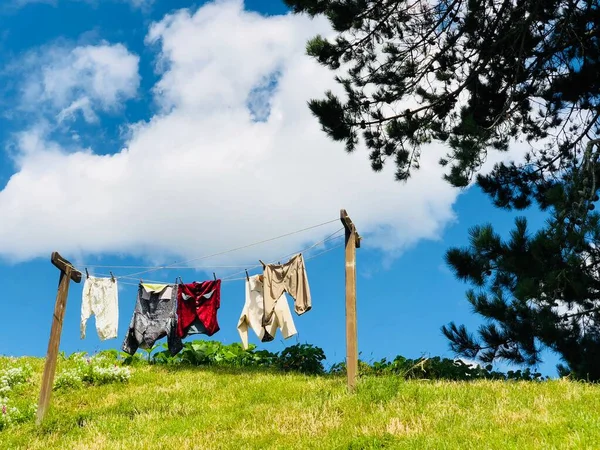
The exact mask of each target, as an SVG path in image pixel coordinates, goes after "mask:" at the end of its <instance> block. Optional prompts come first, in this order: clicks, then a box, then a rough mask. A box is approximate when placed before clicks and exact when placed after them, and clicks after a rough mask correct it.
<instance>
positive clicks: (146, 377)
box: [0, 358, 600, 449]
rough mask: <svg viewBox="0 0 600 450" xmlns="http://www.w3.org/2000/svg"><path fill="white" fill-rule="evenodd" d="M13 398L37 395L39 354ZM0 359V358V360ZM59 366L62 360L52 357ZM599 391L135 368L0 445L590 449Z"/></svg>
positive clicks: (65, 393) (74, 396) (63, 394)
mask: <svg viewBox="0 0 600 450" xmlns="http://www.w3.org/2000/svg"><path fill="white" fill-rule="evenodd" d="M25 361H26V362H27V363H28V364H30V365H31V366H32V367H33V368H34V370H35V376H34V379H33V380H32V382H31V383H30V385H29V386H27V389H22V390H21V391H19V393H18V395H19V399H18V402H19V403H23V404H25V403H28V402H29V403H30V402H36V401H37V396H38V389H39V382H40V377H41V371H42V368H43V367H42V365H43V362H42V360H39V359H32V358H28V359H26V360H25V359H24V360H23V362H25ZM3 364H4V365H5V364H6V360H3V359H1V358H0V368H1V367H2V365H3ZM62 364H63V365H64V364H67V363H65V362H63V363H62ZM599 443H600V387H599V386H597V385H590V384H584V383H577V382H570V381H566V380H555V381H546V382H501V381H475V382H448V381H427V380H410V381H405V380H403V379H400V378H396V377H393V376H385V377H367V378H363V379H361V381H360V383H359V386H358V390H357V392H356V393H354V394H348V393H347V392H346V387H345V379H344V378H339V377H333V376H321V377H313V376H303V375H296V374H281V373H278V372H275V371H273V370H261V369H225V368H197V367H194V368H182V367H175V368H168V367H164V366H141V367H137V368H134V369H133V374H132V377H131V380H130V381H129V382H128V383H115V384H107V385H102V386H91V387H85V388H80V389H74V390H72V389H71V390H69V389H67V390H58V391H55V392H54V394H53V401H52V406H51V410H50V412H49V414H48V416H47V419H46V420H45V422H44V424H43V425H42V426H41V427H36V426H35V424H34V423H33V422H29V423H25V424H19V425H14V426H11V427H10V428H7V429H6V430H5V431H2V432H0V448H2V449H18V448H23V449H25V448H26V449H161V448H177V449H191V448H202V449H242V448H244V449H246V448H250V449H254V448H256V449H288V448H289V449H335V448H340V449H342V448H343V449H347V448H353V449H361V448H364V449H366V448H414V449H450V448H452V449H507V448H508V449H552V448H555V449H587V448H589V449H596V448H599V445H600V444H599Z"/></svg>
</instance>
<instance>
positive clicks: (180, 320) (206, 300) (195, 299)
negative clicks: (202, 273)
mask: <svg viewBox="0 0 600 450" xmlns="http://www.w3.org/2000/svg"><path fill="white" fill-rule="evenodd" d="M220 306H221V280H216V281H204V282H202V283H197V282H193V283H190V284H180V285H179V289H178V290H177V336H179V337H180V338H183V337H185V336H187V333H188V330H189V328H190V327H191V326H192V324H193V323H194V321H196V320H199V321H200V322H201V323H202V325H204V328H206V332H205V333H203V334H207V335H208V336H212V335H213V334H215V333H216V332H217V331H219V329H220V328H219V323H218V322H217V309H219V307H220Z"/></svg>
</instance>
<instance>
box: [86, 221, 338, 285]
mask: <svg viewBox="0 0 600 450" xmlns="http://www.w3.org/2000/svg"><path fill="white" fill-rule="evenodd" d="M343 229H344V228H343V227H342V228H340V229H339V230H337V231H335V232H334V233H332V234H330V235H329V236H327V237H326V238H325V239H323V240H321V241H318V242H315V243H314V244H313V245H311V246H310V247H307V248H305V249H303V250H300V251H295V252H293V253H288V254H286V255H283V256H282V257H280V258H278V260H282V259H285V258H288V257H290V256H293V255H295V254H297V253H306V252H308V251H310V250H312V249H313V248H315V247H317V246H318V245H320V244H324V243H325V242H328V241H334V240H336V239H340V238H342V237H344V236H343V235H341V236H336V234H338V233H340V231H342V230H343ZM338 247H339V246H336V247H334V248H338ZM332 249H333V248H332ZM332 249H329V250H332ZM329 250H326V251H325V252H323V253H326V252H327V251H329ZM321 254H322V253H319V254H318V255H321ZM318 255H316V256H318ZM313 257H314V256H313ZM313 257H308V258H306V260H309V259H312V258H313ZM259 267H261V265H260V264H259V265H255V266H250V267H247V268H245V269H244V270H241V271H239V272H234V273H232V274H231V275H228V276H226V277H223V278H222V282H228V281H237V280H243V279H245V277H243V278H233V277H235V276H236V275H239V274H240V273H244V272H246V271H252V270H254V269H256V268H259ZM165 269H167V270H174V269H176V268H174V267H165ZM98 275H100V276H105V277H108V276H110V274H102V273H101V274H98ZM115 278H116V279H119V280H121V279H128V280H139V278H138V277H133V276H128V275H121V276H118V277H115ZM146 281H148V282H150V283H152V282H156V283H162V282H159V281H153V280H146ZM136 285H137V284H136Z"/></svg>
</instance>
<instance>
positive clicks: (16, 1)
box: [10, 0, 154, 10]
mask: <svg viewBox="0 0 600 450" xmlns="http://www.w3.org/2000/svg"><path fill="white" fill-rule="evenodd" d="M63 1H64V0H63ZM71 1H74V2H84V3H90V4H93V5H97V4H99V3H100V0H71ZM113 1H116V2H120V3H128V4H129V5H131V6H133V7H134V8H139V9H142V10H143V9H147V8H149V7H150V6H152V4H153V3H154V0H113ZM34 3H42V4H48V5H52V6H57V5H58V3H59V0H12V3H11V4H10V6H12V7H13V8H22V7H23V6H26V5H29V4H34Z"/></svg>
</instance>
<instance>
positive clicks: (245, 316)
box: [237, 275, 297, 349]
mask: <svg viewBox="0 0 600 450" xmlns="http://www.w3.org/2000/svg"><path fill="white" fill-rule="evenodd" d="M260 278H262V277H261V276H259V275H254V276H252V277H250V278H249V279H247V280H246V302H245V303H244V309H243V310H242V314H241V315H240V319H239V320H238V325H237V329H238V332H239V334H240V338H241V339H242V345H243V347H244V349H248V327H250V328H252V330H253V331H254V333H256V335H257V336H258V338H259V339H260V340H261V342H269V341H272V340H273V339H275V333H276V332H277V329H278V328H279V329H281V334H282V335H283V337H284V338H285V339H287V338H289V337H291V336H293V335H295V334H296V333H297V331H296V327H295V326H294V319H293V318H292V313H291V311H290V306H289V305H288V301H287V298H286V297H285V294H281V297H279V298H278V299H277V301H276V302H275V310H274V311H275V313H274V315H273V320H272V321H271V323H270V324H269V325H268V326H267V327H266V328H265V327H263V326H262V319H263V315H264V299H263V291H264V287H263V282H262V281H261V280H260Z"/></svg>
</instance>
